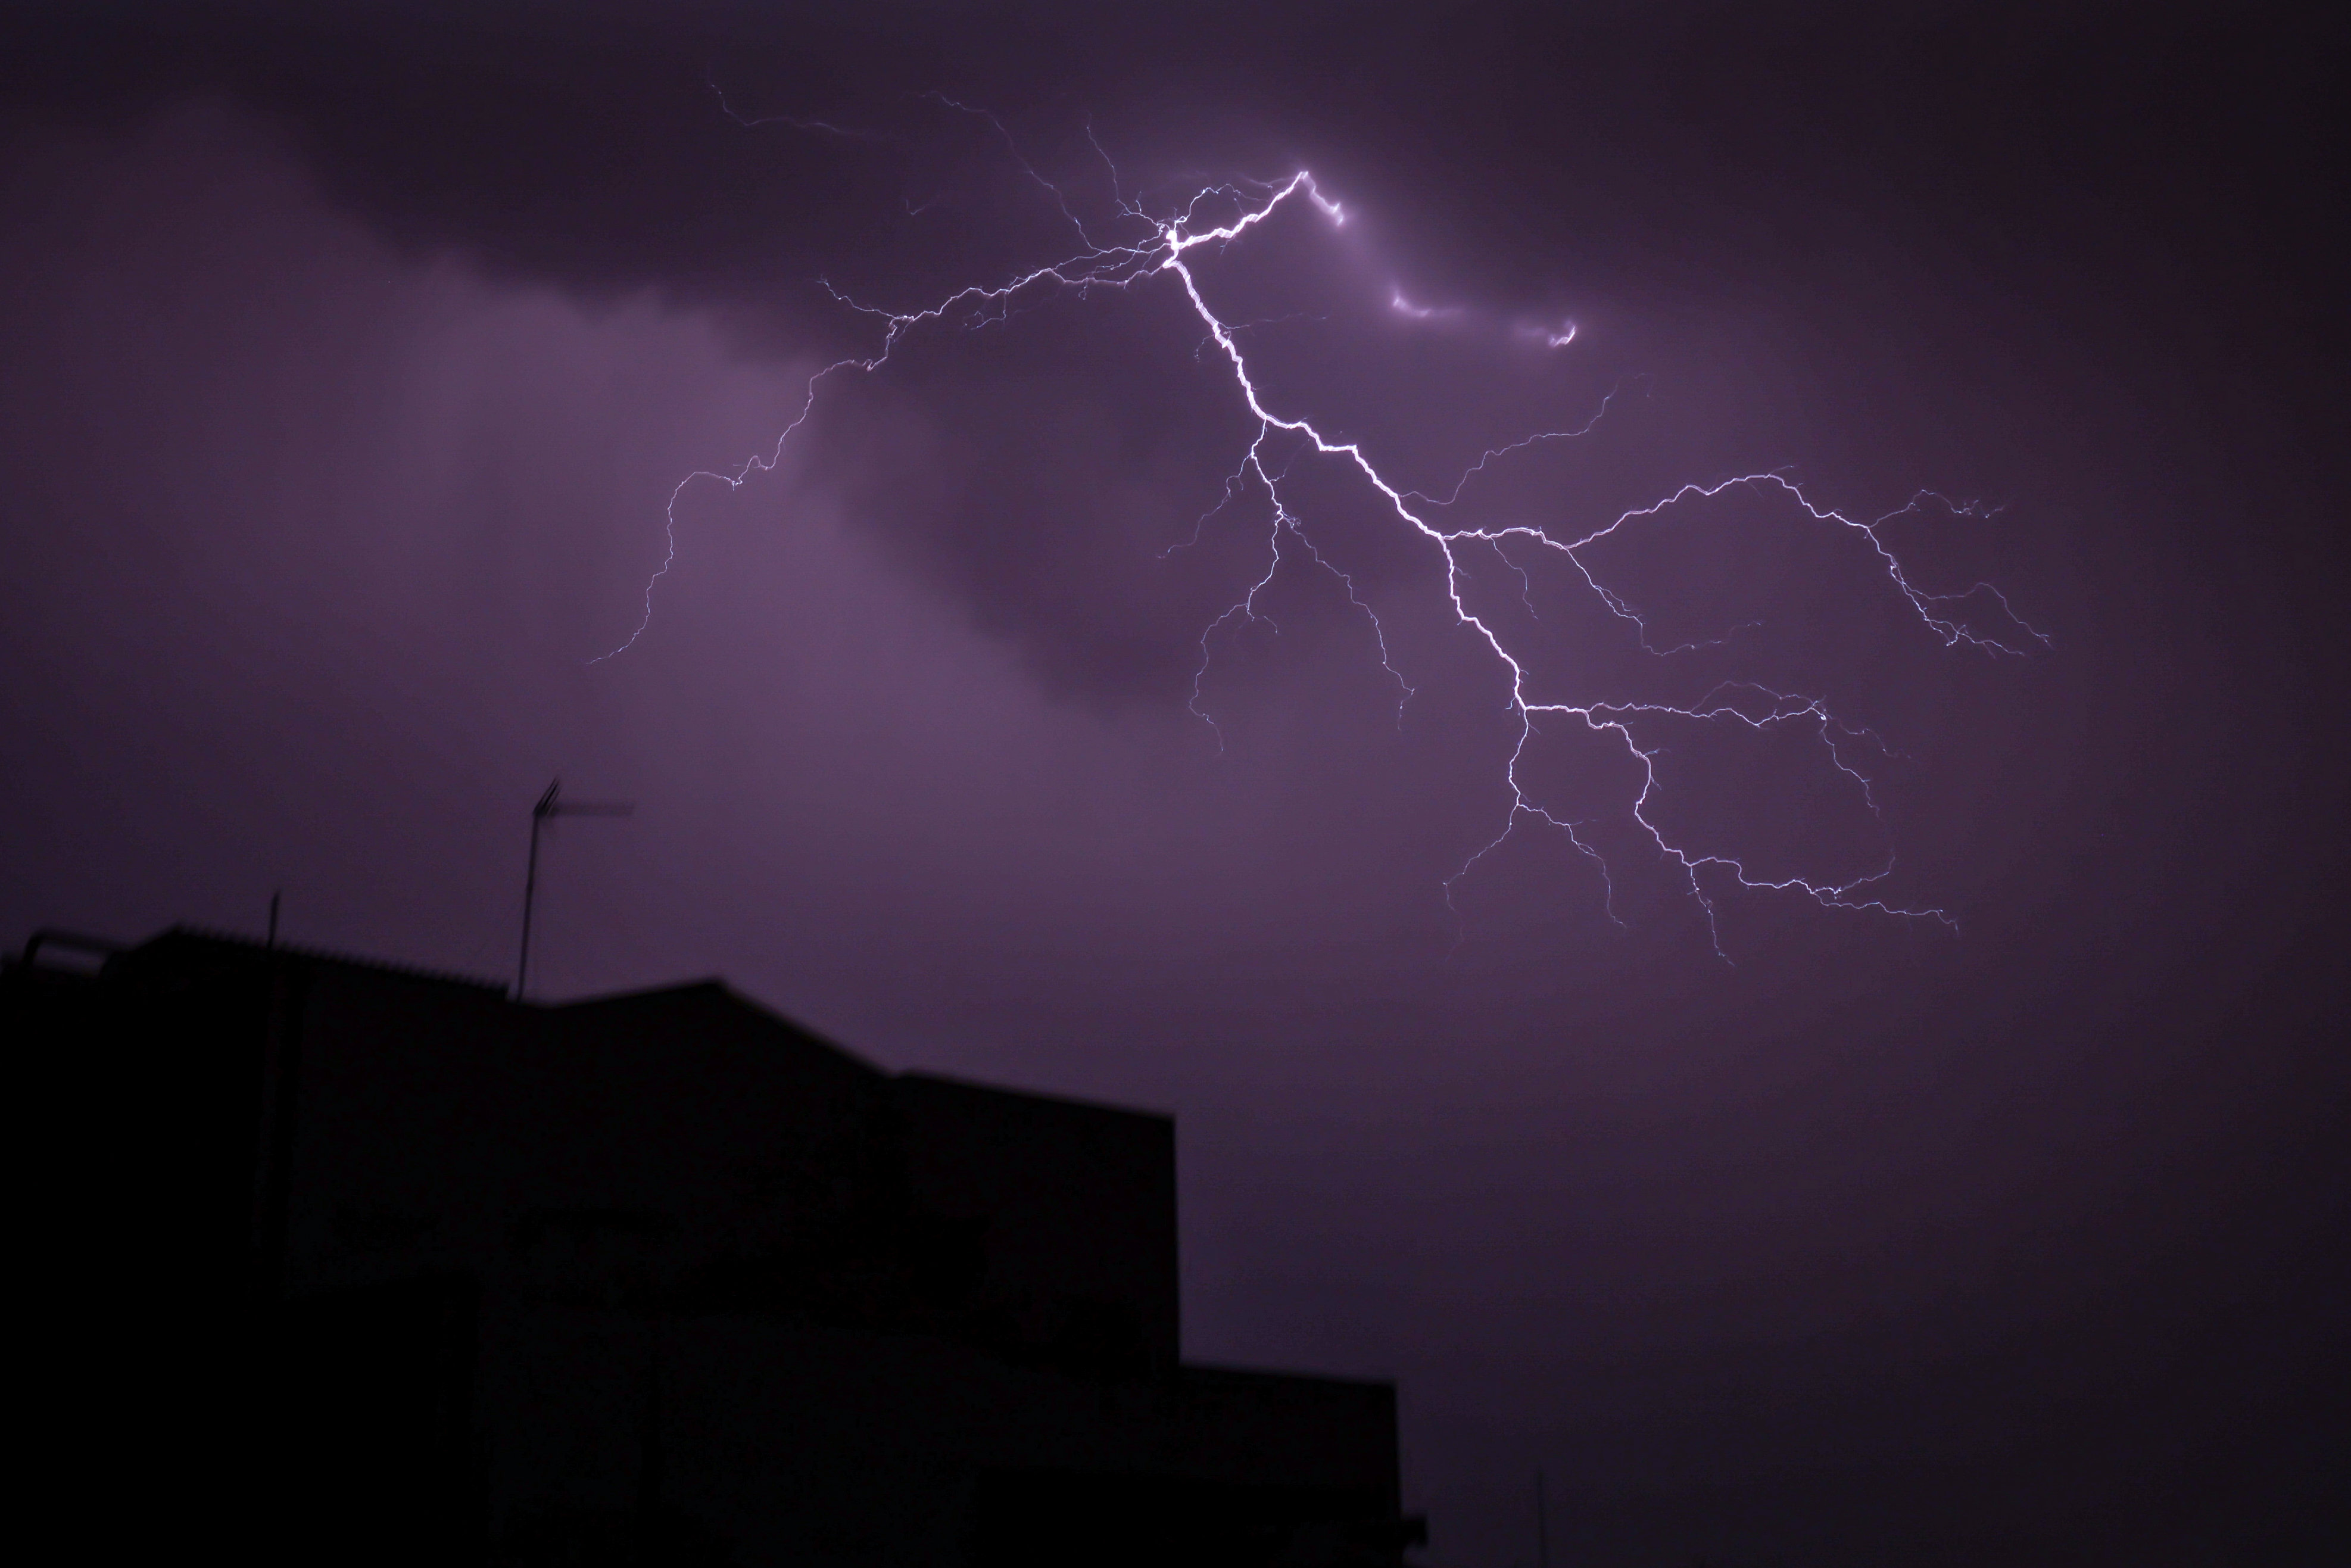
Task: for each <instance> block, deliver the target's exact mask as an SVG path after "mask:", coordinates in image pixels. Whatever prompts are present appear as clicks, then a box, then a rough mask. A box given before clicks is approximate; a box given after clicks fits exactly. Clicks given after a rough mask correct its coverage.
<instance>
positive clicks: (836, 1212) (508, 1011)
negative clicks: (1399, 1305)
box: [0, 930, 1417, 1568]
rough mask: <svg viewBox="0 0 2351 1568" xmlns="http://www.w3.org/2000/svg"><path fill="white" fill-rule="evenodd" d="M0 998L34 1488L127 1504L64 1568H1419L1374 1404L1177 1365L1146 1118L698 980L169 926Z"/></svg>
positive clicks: (1296, 1382)
mask: <svg viewBox="0 0 2351 1568" xmlns="http://www.w3.org/2000/svg"><path fill="white" fill-rule="evenodd" d="M77 950H78V951H77ZM0 995H4V996H5V1013H0V1018H5V1023H6V1033H7V1038H8V1040H9V1041H10V1043H11V1045H12V1046H13V1047H14V1051H13V1054H14V1056H15V1057H16V1060H17V1061H19V1062H20V1063H24V1064H26V1074H25V1080H24V1087H25V1089H26V1091H27V1094H26V1103H27V1104H29V1105H33V1106H37V1107H46V1108H47V1111H48V1113H49V1115H48V1122H49V1125H48V1128H47V1132H48V1134H49V1135H48V1136H47V1137H46V1138H37V1139H35V1140H34V1142H33V1144H32V1145H31V1146H33V1147H35V1148H37V1149H46V1150H48V1151H49V1153H48V1154H47V1155H45V1156H41V1157H37V1159H36V1160H35V1161H34V1165H35V1167H36V1181H35V1187H34V1190H35V1191H36V1192H40V1191H44V1190H53V1191H54V1192H55V1194H56V1195H57V1196H56V1197H55V1199H54V1201H51V1202H48V1203H47V1204H46V1205H45V1206H38V1205H37V1207H40V1209H41V1212H42V1213H43V1214H45V1215H48V1216H51V1217H52V1218H50V1219H48V1220H45V1221H44V1223H54V1224H56V1225H57V1227H58V1229H57V1234H55V1235H53V1236H49V1235H41V1236H37V1238H36V1245H37V1252H38V1253H39V1255H45V1256H47V1257H49V1258H52V1259H54V1260H57V1263H56V1267H55V1270H54V1271H53V1278H54V1281H55V1285H54V1289H53V1291H52V1295H53V1297H54V1302H53V1304H54V1306H55V1308H56V1317H55V1320H54V1322H52V1323H51V1325H50V1327H49V1329H48V1330H47V1338H48V1341H49V1343H51V1344H52V1345H53V1346H55V1347H57V1348H58V1349H59V1351H60V1354H58V1355H57V1358H56V1362H57V1364H56V1371H57V1401H58V1402H57V1411H58V1416H57V1421H56V1422H55V1427H56V1432H55V1435H54V1437H53V1439H52V1443H51V1452H50V1453H49V1455H48V1457H47V1459H46V1460H45V1465H46V1469H45V1470H44V1471H43V1472H41V1473H44V1474H46V1475H47V1476H48V1477H49V1478H51V1479H52V1480H53V1482H54V1484H55V1485H56V1486H57V1487H59V1488H66V1487H85V1486H86V1487H89V1488H90V1489H92V1495H96V1496H99V1497H108V1498H116V1499H120V1501H121V1504H122V1508H121V1511H120V1513H119V1515H118V1516H117V1517H115V1518H114V1519H113V1520H112V1521H106V1520H104V1519H97V1520H93V1521H91V1523H90V1526H89V1528H91V1529H93V1530H95V1531H97V1532H98V1536H99V1540H98V1542H95V1543H94V1544H101V1545H113V1546H130V1545H132V1544H135V1543H136V1542H137V1541H138V1540H145V1541H153V1540H156V1539H163V1540H169V1541H171V1542H175V1543H177V1544H178V1545H179V1546H180V1547H182V1548H183V1549H188V1550H193V1549H198V1548H210V1547H214V1546H223V1545H225V1546H227V1547H228V1548H229V1549H230V1550H231V1551H232V1552H235V1551H242V1552H244V1554H246V1555H247V1556H254V1555H259V1556H264V1557H277V1558H284V1557H297V1556H298V1557H301V1558H304V1559H307V1560H318V1561H329V1560H332V1561H350V1560H354V1559H361V1560H373V1561H393V1560H397V1561H423V1560H428V1559H429V1560H432V1561H435V1562H440V1561H450V1560H460V1561H463V1560H470V1561H475V1562H489V1563H516V1564H521V1563H567V1564H585V1563H653V1562H662V1563H739V1564H744V1565H751V1564H764V1563H778V1564H780V1563H793V1564H800V1563H809V1564H843V1565H846V1564H883V1563H888V1564H893V1565H897V1564H906V1565H914V1564H941V1565H945V1564H972V1565H982V1564H1004V1565H1010V1564H1016V1563H1017V1564H1021V1565H1024V1568H1027V1565H1037V1568H1042V1565H1046V1564H1078V1563H1083V1564H1087V1565H1089V1568H1095V1565H1104V1564H1124V1565H1134V1568H1144V1565H1156V1564H1166V1565H1171V1568H1172V1565H1174V1564H1178V1563H1181V1564H1210V1563H1213V1564H1217V1565H1218V1568H1233V1565H1242V1564H1252V1563H1258V1564H1274V1563H1280V1564H1286V1565H1304V1564H1310V1563H1312V1564H1340V1563H1360V1564H1366V1565H1368V1564H1374V1563H1384V1564H1395V1563H1398V1562H1399V1561H1400V1560H1401V1553H1402V1551H1403V1548H1404V1546H1405V1544H1406V1543H1407V1542H1408V1541H1409V1540H1410V1539H1414V1538H1416V1528H1417V1527H1416V1521H1407V1520H1405V1519H1403V1518H1401V1517H1400V1516H1399V1499H1398V1489H1397V1473H1396V1441H1395V1394H1394V1390H1393V1388H1392V1387H1391V1386H1390V1385H1385V1384H1377V1383H1358V1382H1346V1381H1340V1380H1334V1379H1327V1378H1310V1377H1291V1376H1280V1375H1269V1374H1263V1373H1249V1372H1231V1371H1212V1370H1207V1369H1203V1368H1198V1367H1189V1366H1185V1365H1183V1364H1181V1363H1180V1362H1179V1360H1178V1357H1177V1321H1176V1301H1177V1283H1176V1269H1175V1135H1174V1134H1175V1129H1174V1124H1173V1123H1172V1122H1171V1121H1170V1120H1169V1119H1168V1118H1166V1117H1164V1116H1155V1115H1148V1114H1144V1113H1136V1112H1132V1111H1122V1110H1113V1109H1109V1108H1105V1107H1101V1106H1094V1105H1087V1104H1080V1103H1073V1102H1070V1101H1064V1100H1057V1099H1050V1098H1046V1097H1043V1096H1039V1095H1033V1094H1021V1093H1013V1092H1007V1091H1003V1090H998V1089H988V1088H983V1087H980V1086H977V1085H975V1084H967V1083H961V1082H954V1081H951V1080H948V1079H944V1078H937V1077H932V1076H929V1075H926V1074H921V1073H900V1074H894V1075H893V1074H891V1073H887V1072H883V1071H879V1070H878V1069H876V1068H874V1067H872V1066H871V1065H869V1064H868V1063H866V1062H863V1061H859V1060H858V1059H857V1058H855V1057H853V1056H852V1055H850V1054H849V1053H848V1052H846V1051H842V1050H841V1049H840V1048H838V1047H836V1046H834V1045H831V1044H830V1043H829V1042H827V1041H825V1040H820V1039H818V1038H817V1037H815V1036H813V1035H811V1034H809V1033H808V1032H806V1031H805V1030H800V1029H798V1028H796V1027H794V1026H793V1025H792V1024H790V1023H789V1022H787V1021H785V1020H784V1019H780V1018H778V1017H777V1016H776V1015H774V1014H772V1013H769V1012H768V1011H766V1010H765V1009H761V1008H759V1007H758V1006H756V1005H754V1004H753V1003H751V1002H749V1001H747V1000H745V999H744V998H741V997H738V996H737V995H735V994H734V993H733V992H731V991H729V990H727V989H726V988H725V987H724V986H722V985H719V984H716V983H715V982H714V983H706V984H702V985H691V986H683V987H678V988H672V989H665V990H657V991H647V992H643V993H638V994H634V995H629V996H621V997H613V998H604V999H601V1000H593V1001H585V1002H576V1003H571V1004H569V1005H565V1006H558V1007H541V1006H536V1005H520V1004H517V1003H515V1002H513V1001H510V1000H508V999H507V998H506V996H505V995H504V993H503V991H502V990H501V988H498V987H496V986H490V985H484V984H480V983H477V982H474V981H469V980H465V979H460V978H454V977H444V976H436V975H429V974H422V973H416V972H413V971H407V970H402V969H399V968H394V967H388V966H384V965H380V964H370V963H362V962H357V961H353V960H350V959H346V958H338V957H333V956H326V955H321V954H317V953H310V952H301V951H295V950H290V949H286V948H266V947H263V946H257V945H256V944H253V943H249V942H244V941H237V940H232V939H226V938H222V937H217V936H203V935H199V934H196V933H193V932H189V931H186V930H173V931H171V932H167V933H165V934H164V935H162V936H158V937H156V938H155V939H154V940H152V941H150V942H148V943H146V944H145V945H144V946H138V947H135V948H129V949H123V950H120V951H116V950H111V949H108V948H106V947H105V946H103V945H100V944H89V943H84V942H79V941H78V940H77V939H73V938H66V937H59V936H53V935H51V936H41V937H37V938H35V940H34V942H33V943H32V944H28V946H27V947H26V952H25V954H24V956H23V957H22V958H21V959H20V960H17V961H16V962H14V963H12V964H11V965H10V967H8V969H7V971H6V973H5V978H0ZM44 1184H47V1186H44ZM110 1554H111V1553H110Z"/></svg>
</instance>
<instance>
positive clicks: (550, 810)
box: [514, 778, 637, 1001]
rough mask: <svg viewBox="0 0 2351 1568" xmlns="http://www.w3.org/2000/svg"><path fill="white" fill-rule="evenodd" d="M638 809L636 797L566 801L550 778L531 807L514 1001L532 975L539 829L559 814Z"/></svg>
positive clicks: (617, 813)
mask: <svg viewBox="0 0 2351 1568" xmlns="http://www.w3.org/2000/svg"><path fill="white" fill-rule="evenodd" d="M636 809H637V807H636V802H635V801H633V800H565V799H563V780H562V779H559V778H558V779H551V780H549V783H548V786H547V793H546V794H544V795H541V796H540V797H539V798H538V804H537V805H536V806H533V807H532V808H531V809H530V861H529V863H528V869H527V870H525V871H524V873H523V876H522V957H521V958H520V959H519V960H518V961H517V963H516V965H515V988H514V996H515V1000H517V1001H520V1000H522V999H523V989H522V988H523V982H524V981H526V980H528V978H529V977H530V910H531V905H532V904H534V903H536V902H537V901H538V831H539V829H541V828H543V827H545V826H546V825H547V824H548V823H549V822H550V821H554V820H555V819H556V818H558V817H625V816H628V815H629V814H630V813H631V812H632V811H634V810H636Z"/></svg>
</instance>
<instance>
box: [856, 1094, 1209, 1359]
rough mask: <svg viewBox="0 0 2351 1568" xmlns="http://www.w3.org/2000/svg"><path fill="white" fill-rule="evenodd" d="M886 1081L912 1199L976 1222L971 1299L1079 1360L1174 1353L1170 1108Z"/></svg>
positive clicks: (1032, 1338)
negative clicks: (977, 1254)
mask: <svg viewBox="0 0 2351 1568" xmlns="http://www.w3.org/2000/svg"><path fill="white" fill-rule="evenodd" d="M893 1091H894V1092H895V1095H896V1099H897V1103H898V1105H899V1106H900V1108H901V1111H902V1114H903V1116H904V1125H905V1138H906V1155H907V1169H908V1176H909V1180H910V1183H911V1186H912V1190H913V1194H914V1198H915V1200H916V1201H917V1202H919V1203H921V1204H922V1205H924V1206H925V1207H927V1208H929V1209H931V1210H933V1211H935V1212H937V1213H939V1214H942V1215H945V1216H947V1217H949V1218H956V1219H963V1220H970V1221H976V1222H977V1225H978V1235H979V1239H980V1242H981V1245H982V1247H983V1249H984V1251H985V1254H986V1268H987V1272H986V1276H985V1279H984V1281H983V1283H982V1287H981V1291H980V1295H979V1301H978V1305H979V1306H980V1308H981V1310H983V1311H985V1312H990V1313H1001V1314H1004V1315H1005V1317H1006V1318H1008V1319H1009V1320H1010V1322H1011V1323H1012V1324H1013V1325H1015V1326H1016V1327H1017V1331H1018V1333H1019V1339H1020V1340H1021V1342H1023V1343H1029V1344H1031V1345H1037V1344H1043V1345H1059V1346H1061V1347H1062V1348H1063V1349H1064V1350H1065V1351H1066V1352H1067V1353H1068V1354H1070V1355H1071V1357H1072V1358H1073V1359H1074V1360H1076V1361H1077V1362H1080V1363H1089V1362H1091V1363H1098V1364H1103V1365H1105V1366H1118V1365H1123V1364H1127V1363H1129V1362H1130V1361H1133V1362H1136V1363H1138V1364H1139V1365H1140V1366H1141V1367H1142V1368H1144V1369H1152V1368H1157V1369H1165V1368H1169V1367H1173V1366H1174V1365H1175V1363H1176V1359H1177V1356H1178V1354H1179V1344H1180V1339H1179V1330H1180V1325H1179V1322H1178V1315H1177V1312H1178V1309H1177V1303H1178V1300H1179V1291H1180V1285H1179V1281H1178V1279H1177V1276H1176V1235H1175V1122H1174V1120H1173V1119H1172V1118H1169V1117H1165V1116H1155V1115H1149V1114H1145V1113H1140V1112H1134V1111H1123V1110H1115V1109H1112V1108H1110V1107H1107V1106H1099V1105H1087V1104H1081V1103H1075V1102H1072V1101H1067V1100H1054V1099H1048V1098H1045V1097H1043V1096H1040V1095H1034V1094H1016V1093H1010V1092H1006V1091H1004V1090H1001V1089H989V1088H984V1087H981V1086H980V1085H977V1084H970V1083H961V1082H955V1081H953V1080H950V1079H945V1078H937V1077H933V1076H930V1075H927V1074H922V1073H912V1072H910V1073H904V1074H902V1075H901V1076H900V1077H899V1078H898V1079H897V1080H896V1081H895V1082H894V1083H893Z"/></svg>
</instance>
